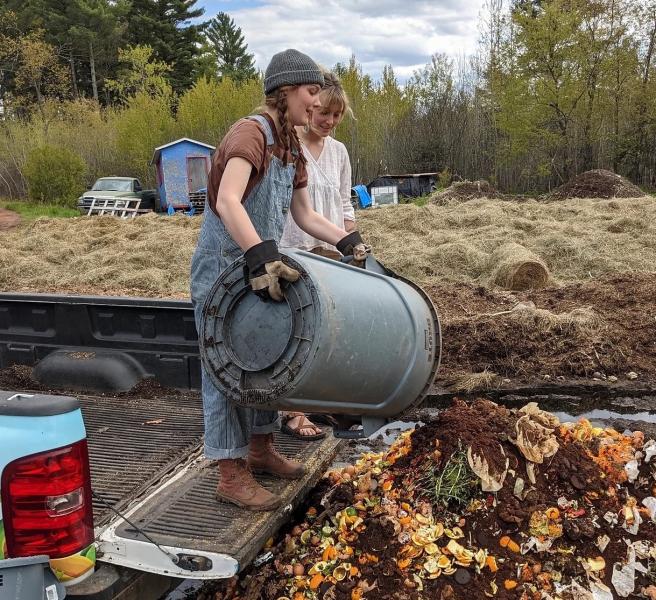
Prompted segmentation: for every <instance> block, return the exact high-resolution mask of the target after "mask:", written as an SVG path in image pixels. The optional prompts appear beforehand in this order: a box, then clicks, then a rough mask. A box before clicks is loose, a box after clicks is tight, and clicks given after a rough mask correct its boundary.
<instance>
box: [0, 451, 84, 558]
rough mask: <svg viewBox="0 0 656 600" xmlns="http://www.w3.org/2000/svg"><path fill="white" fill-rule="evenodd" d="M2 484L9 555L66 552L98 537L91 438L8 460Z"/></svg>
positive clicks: (64, 553) (82, 546)
mask: <svg viewBox="0 0 656 600" xmlns="http://www.w3.org/2000/svg"><path fill="white" fill-rule="evenodd" d="M1 487H2V518H3V520H4V526H5V535H6V538H7V555H8V556H9V557H17V556H33V555H36V554H46V555H48V556H50V558H62V557H64V556H70V555H71V554H75V553H76V552H79V551H80V550H82V549H84V548H86V547H87V546H88V545H89V544H91V543H92V542H93V512H92V507H91V477H90V474H89V455H88V450H87V443H86V440H82V441H80V442H77V443H75V444H73V445H72V446H66V447H65V448H58V449H57V450H49V451H48V452H42V453H40V454H33V455H31V456H26V457H24V458H19V459H18V460H15V461H14V462H11V463H9V464H8V465H7V466H6V467H5V470H4V471H3V473H2V486H1Z"/></svg>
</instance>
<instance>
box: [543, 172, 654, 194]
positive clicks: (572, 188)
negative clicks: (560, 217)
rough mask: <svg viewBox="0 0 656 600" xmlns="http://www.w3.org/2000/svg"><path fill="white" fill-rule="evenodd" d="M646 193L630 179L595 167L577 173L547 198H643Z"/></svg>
mask: <svg viewBox="0 0 656 600" xmlns="http://www.w3.org/2000/svg"><path fill="white" fill-rule="evenodd" d="M644 195H645V193H644V192H643V191H642V190H641V189H640V188H639V187H638V186H636V185H633V184H632V183H631V182H630V181H629V180H628V179H626V178H624V177H622V176H621V175H617V173H613V172H612V171H606V170H605V169H595V170H593V171H586V172H585V173H581V174H580V175H577V176H576V177H574V178H573V179H571V180H570V181H568V182H567V183H565V184H563V185H561V186H560V187H559V188H556V189H555V190H554V191H553V192H551V194H548V195H547V196H546V197H545V198H546V199H548V200H565V199H567V198H642V197H643V196H644Z"/></svg>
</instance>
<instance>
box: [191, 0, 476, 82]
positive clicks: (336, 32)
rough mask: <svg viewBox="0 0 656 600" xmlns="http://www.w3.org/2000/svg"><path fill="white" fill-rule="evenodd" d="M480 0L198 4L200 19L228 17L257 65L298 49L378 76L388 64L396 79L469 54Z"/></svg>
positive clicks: (223, 0)
mask: <svg viewBox="0 0 656 600" xmlns="http://www.w3.org/2000/svg"><path fill="white" fill-rule="evenodd" d="M483 2H484V0H426V1H424V0H343V1H339V0H199V1H198V5H200V6H202V7H203V8H205V18H210V17H213V16H214V15H216V13H218V12H220V11H224V12H227V13H228V14H229V15H230V16H231V17H232V18H233V19H234V20H235V23H236V24H237V25H238V26H239V27H241V29H242V32H243V33H244V36H245V38H246V43H247V44H248V48H249V51H250V52H252V53H253V54H255V60H256V63H257V66H258V68H260V69H262V70H263V69H264V68H265V67H266V65H267V63H268V61H269V59H270V57H271V55H272V54H274V53H275V52H278V51H280V50H282V49H284V48H289V47H292V48H297V49H298V50H301V51H302V52H306V53H307V54H309V55H310V56H312V58H314V59H315V60H316V61H317V62H320V63H322V64H323V65H325V66H332V65H334V64H335V63H337V62H347V61H348V60H349V58H350V56H351V55H352V54H355V57H356V59H357V60H358V62H360V63H361V64H362V66H363V68H364V70H365V72H367V73H369V74H370V75H372V76H374V77H378V76H379V75H380V72H381V70H382V67H383V66H384V65H386V64H391V65H392V66H393V67H394V72H395V74H396V75H397V77H398V78H399V80H402V81H403V80H405V79H406V78H407V77H408V76H409V75H411V74H412V72H413V71H414V70H416V69H418V68H420V67H422V66H424V65H425V64H426V63H427V62H428V61H429V58H430V56H431V54H434V53H435V52H447V53H449V54H451V55H453V56H454V57H457V56H462V55H467V54H471V53H473V52H474V50H475V46H476V40H477V38H478V16H479V14H480V13H481V10H482V6H483Z"/></svg>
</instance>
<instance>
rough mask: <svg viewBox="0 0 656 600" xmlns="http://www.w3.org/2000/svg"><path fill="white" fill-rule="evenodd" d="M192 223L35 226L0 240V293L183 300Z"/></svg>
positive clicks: (155, 220)
mask: <svg viewBox="0 0 656 600" xmlns="http://www.w3.org/2000/svg"><path fill="white" fill-rule="evenodd" d="M199 227H200V219H191V218H189V217H186V216H182V215H180V216H177V215H176V216H173V217H159V216H156V215H154V214H151V215H145V216H143V217H138V218H136V219H128V220H124V219H119V218H116V217H110V216H103V217H92V218H89V217H74V218H70V219H38V220H36V221H34V222H32V223H30V224H28V225H26V226H23V227H18V228H16V229H13V230H11V231H9V232H6V233H3V234H2V244H1V245H0V290H6V291H19V290H20V291H34V292H46V291H52V292H56V291H61V292H67V293H74V294H99V295H112V296H163V297H180V298H183V297H186V296H188V289H189V283H188V282H189V264H190V262H191V255H192V253H193V251H194V248H195V246H196V238H197V237H198V229H199Z"/></svg>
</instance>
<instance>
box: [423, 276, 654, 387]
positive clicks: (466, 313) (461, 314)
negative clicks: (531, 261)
mask: <svg viewBox="0 0 656 600" xmlns="http://www.w3.org/2000/svg"><path fill="white" fill-rule="evenodd" d="M427 291H428V292H429V294H430V296H431V298H432V300H433V302H434V303H435V305H436V307H437V310H438V313H439V314H440V317H441V319H442V335H443V340H444V343H443V355H442V365H441V367H440V372H439V375H438V377H439V379H440V380H441V381H442V382H443V383H446V384H451V383H456V382H458V381H460V380H462V378H463V376H465V375H468V374H471V373H483V372H485V373H486V375H487V376H486V378H485V380H486V381H487V382H488V383H489V382H492V383H493V384H494V385H496V384H497V383H499V382H500V379H501V378H508V379H512V380H514V382H519V381H526V382H529V381H537V380H543V379H544V378H550V379H552V380H556V378H558V377H565V378H567V379H571V378H577V377H587V378H589V377H592V375H593V374H594V373H595V372H599V373H601V374H602V376H608V377H611V376H614V377H618V378H619V380H620V381H627V373H630V372H636V373H638V374H639V377H640V381H642V382H647V381H651V382H654V381H656V347H655V346H654V335H656V322H655V321H654V318H653V315H652V314H651V313H650V312H649V311H645V309H644V307H645V306H651V305H653V298H654V296H655V295H656V274H653V273H643V274H641V273H634V274H630V275H628V274H626V275H612V276H606V277H604V278H602V279H601V280H600V281H588V282H585V283H576V284H569V285H566V286H563V287H558V288H545V289H542V290H533V291H527V292H521V293H520V292H517V293H513V294H511V293H508V292H497V291H491V290H488V289H487V288H483V287H480V286H479V287H476V286H473V285H451V286H446V285H440V286H430V287H429V288H427ZM491 374H496V375H498V376H499V380H496V379H493V378H491V377H490V375H491ZM464 387H466V386H463V389H464ZM479 389H480V388H479Z"/></svg>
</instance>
